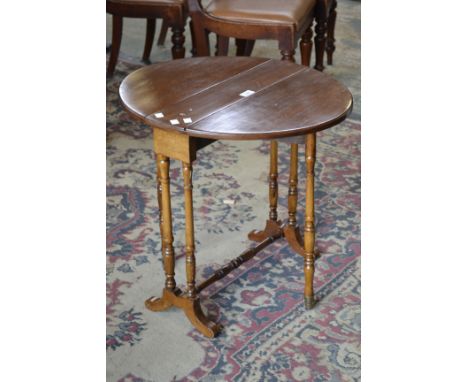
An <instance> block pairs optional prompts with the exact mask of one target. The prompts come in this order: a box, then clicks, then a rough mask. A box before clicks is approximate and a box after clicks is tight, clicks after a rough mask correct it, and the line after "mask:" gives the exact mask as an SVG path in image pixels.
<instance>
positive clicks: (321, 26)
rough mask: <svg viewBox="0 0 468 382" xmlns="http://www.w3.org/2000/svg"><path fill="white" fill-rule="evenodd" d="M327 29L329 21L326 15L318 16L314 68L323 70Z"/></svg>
mask: <svg viewBox="0 0 468 382" xmlns="http://www.w3.org/2000/svg"><path fill="white" fill-rule="evenodd" d="M326 29H327V22H326V20H325V18H324V17H318V18H317V24H316V25H315V66H314V69H317V70H319V71H321V72H322V71H323V69H324V66H323V55H324V53H325V41H326V37H325V32H326Z"/></svg>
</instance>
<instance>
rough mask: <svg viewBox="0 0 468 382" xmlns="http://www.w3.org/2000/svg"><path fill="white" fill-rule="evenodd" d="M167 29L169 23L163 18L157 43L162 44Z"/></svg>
mask: <svg viewBox="0 0 468 382" xmlns="http://www.w3.org/2000/svg"><path fill="white" fill-rule="evenodd" d="M168 29H169V23H168V22H167V21H166V20H164V19H163V22H162V25H161V32H159V38H158V43H157V44H158V45H159V46H163V45H164V41H166V35H167V31H168Z"/></svg>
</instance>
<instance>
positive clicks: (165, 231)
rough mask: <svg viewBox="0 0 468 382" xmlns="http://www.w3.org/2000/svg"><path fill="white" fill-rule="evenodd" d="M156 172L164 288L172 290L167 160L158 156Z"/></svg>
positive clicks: (168, 164) (173, 283)
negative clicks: (158, 192) (159, 200)
mask: <svg viewBox="0 0 468 382" xmlns="http://www.w3.org/2000/svg"><path fill="white" fill-rule="evenodd" d="M157 160H158V172H159V177H160V182H161V204H162V232H161V236H162V241H163V249H164V251H163V260H164V272H165V273H166V282H165V288H166V289H168V290H174V289H175V287H176V281H175V272H174V267H175V259H174V247H173V241H174V237H173V235H172V212H171V192H170V178H169V166H170V161H169V158H168V157H166V156H164V155H161V154H158V156H157Z"/></svg>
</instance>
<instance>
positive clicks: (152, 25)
mask: <svg viewBox="0 0 468 382" xmlns="http://www.w3.org/2000/svg"><path fill="white" fill-rule="evenodd" d="M155 31H156V19H146V39H145V49H143V57H142V59H141V60H142V61H143V62H144V63H146V64H150V60H149V58H150V55H151V48H152V47H153V41H154V32H155Z"/></svg>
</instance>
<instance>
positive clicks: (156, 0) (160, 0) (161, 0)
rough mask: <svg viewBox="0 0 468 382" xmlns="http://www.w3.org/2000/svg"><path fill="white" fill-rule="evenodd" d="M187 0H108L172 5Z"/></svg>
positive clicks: (110, 1)
mask: <svg viewBox="0 0 468 382" xmlns="http://www.w3.org/2000/svg"><path fill="white" fill-rule="evenodd" d="M184 1H185V0H107V2H108V3H115V4H128V5H159V4H160V5H170V4H183V3H184Z"/></svg>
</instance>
